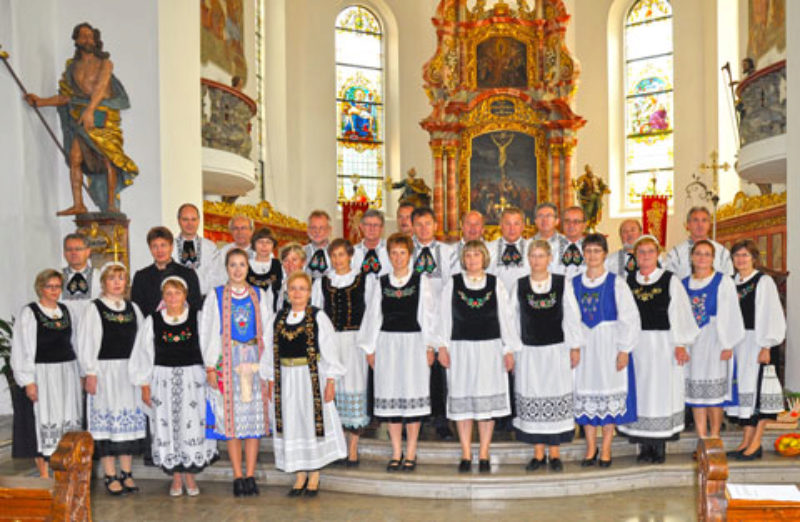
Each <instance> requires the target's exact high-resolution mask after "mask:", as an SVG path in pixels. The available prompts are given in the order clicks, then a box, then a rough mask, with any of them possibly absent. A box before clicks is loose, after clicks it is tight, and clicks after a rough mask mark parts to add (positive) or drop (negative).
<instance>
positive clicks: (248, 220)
mask: <svg viewBox="0 0 800 522" xmlns="http://www.w3.org/2000/svg"><path fill="white" fill-rule="evenodd" d="M238 219H246V220H247V223H248V224H249V225H250V230H253V228H254V227H253V218H251V217H250V216H245V215H244V214H236V215H235V216H232V217H231V218H230V219H229V220H228V230H232V229H233V223H234V222H235V221H236V220H238Z"/></svg>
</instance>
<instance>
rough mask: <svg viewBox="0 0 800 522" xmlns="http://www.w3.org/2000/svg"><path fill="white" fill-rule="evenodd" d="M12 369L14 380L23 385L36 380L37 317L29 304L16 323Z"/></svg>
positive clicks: (12, 345)
mask: <svg viewBox="0 0 800 522" xmlns="http://www.w3.org/2000/svg"><path fill="white" fill-rule="evenodd" d="M34 306H36V305H34ZM11 370H12V371H13V372H14V380H15V381H17V384H19V385H20V386H22V387H25V386H27V385H29V384H33V383H35V382H36V317H34V315H33V311H31V309H30V307H28V306H25V307H24V308H23V309H22V310H21V311H20V313H19V316H18V317H17V321H16V322H15V323H14V337H13V339H12V340H11Z"/></svg>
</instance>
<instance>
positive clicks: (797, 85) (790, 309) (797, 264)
mask: <svg viewBox="0 0 800 522" xmlns="http://www.w3.org/2000/svg"><path fill="white" fill-rule="evenodd" d="M786 92H787V93H789V95H788V96H787V97H786V173H787V175H786V215H787V216H795V215H797V214H798V213H800V178H798V176H796V175H790V174H789V173H792V174H796V173H797V171H798V170H799V169H800V2H786ZM786 270H788V271H789V272H790V273H792V274H794V275H793V276H790V277H789V280H788V282H787V288H786V301H787V302H786V315H787V317H788V318H790V320H788V321H787V326H788V328H787V332H786V382H785V383H784V386H785V387H786V389H788V390H790V391H793V392H798V391H800V350H798V343H800V321H797V320H791V319H793V318H797V317H800V279H798V278H797V277H796V275H797V274H800V227H797V226H791V225H790V224H789V222H788V221H787V226H786Z"/></svg>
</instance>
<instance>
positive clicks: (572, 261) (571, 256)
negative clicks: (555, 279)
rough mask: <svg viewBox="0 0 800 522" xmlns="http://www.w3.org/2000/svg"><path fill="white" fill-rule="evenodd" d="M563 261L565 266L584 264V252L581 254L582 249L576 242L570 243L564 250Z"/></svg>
mask: <svg viewBox="0 0 800 522" xmlns="http://www.w3.org/2000/svg"><path fill="white" fill-rule="evenodd" d="M561 263H562V264H563V265H564V266H569V265H575V266H581V264H583V254H581V250H580V249H579V248H578V246H577V245H576V244H575V243H572V244H570V245H569V246H568V247H567V249H566V250H565V251H564V255H563V256H562V257H561Z"/></svg>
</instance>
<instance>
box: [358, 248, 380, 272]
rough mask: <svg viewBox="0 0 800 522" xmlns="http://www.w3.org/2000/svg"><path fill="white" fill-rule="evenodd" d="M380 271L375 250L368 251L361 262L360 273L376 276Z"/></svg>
mask: <svg viewBox="0 0 800 522" xmlns="http://www.w3.org/2000/svg"><path fill="white" fill-rule="evenodd" d="M380 271H381V261H380V259H378V254H377V253H375V250H374V249H372V250H369V251H368V252H367V255H365V256H364V260H363V261H362V262H361V272H362V273H364V274H377V273H380Z"/></svg>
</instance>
